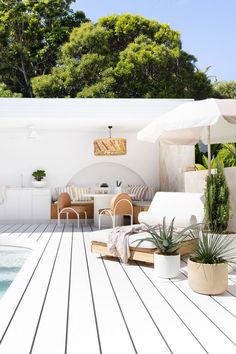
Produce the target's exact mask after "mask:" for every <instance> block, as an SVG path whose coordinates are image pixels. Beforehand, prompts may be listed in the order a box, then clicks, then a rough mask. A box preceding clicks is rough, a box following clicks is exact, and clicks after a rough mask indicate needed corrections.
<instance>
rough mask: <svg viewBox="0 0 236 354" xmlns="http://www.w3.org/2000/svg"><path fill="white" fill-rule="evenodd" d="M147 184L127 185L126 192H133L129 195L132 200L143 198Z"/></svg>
mask: <svg viewBox="0 0 236 354" xmlns="http://www.w3.org/2000/svg"><path fill="white" fill-rule="evenodd" d="M147 188H148V187H147V186H145V185H140V186H129V187H128V193H129V194H133V197H131V199H132V200H143V198H144V196H145V193H146V191H147Z"/></svg>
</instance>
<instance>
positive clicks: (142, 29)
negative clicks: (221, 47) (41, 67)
mask: <svg viewBox="0 0 236 354" xmlns="http://www.w3.org/2000/svg"><path fill="white" fill-rule="evenodd" d="M32 87H33V91H34V94H35V95H36V96H39V97H65V96H70V97H146V98H149V97H150V98H151V97H170V98H178V97H186V98H187V97H193V98H196V99H201V98H206V97H209V96H211V93H212V86H211V83H210V80H209V79H208V78H207V76H206V74H205V73H203V72H201V71H199V70H197V69H196V59H195V57H194V56H192V55H190V54H188V53H186V52H184V51H183V50H182V48H181V40H180V35H179V33H178V32H177V31H174V30H172V29H171V28H170V27H169V26H168V25H166V24H164V25H163V24H160V23H158V22H157V21H152V20H148V19H146V18H144V17H141V16H134V15H129V14H124V15H113V16H108V17H104V18H101V19H100V20H99V21H98V23H97V24H92V23H85V24H82V25H81V26H80V28H75V29H74V30H73V32H72V33H71V35H70V38H69V41H68V42H67V43H66V44H64V45H63V46H62V49H61V53H60V57H59V60H58V62H57V65H56V66H54V68H53V69H52V71H51V73H50V74H49V75H44V76H40V77H37V78H34V79H33V80H32Z"/></svg>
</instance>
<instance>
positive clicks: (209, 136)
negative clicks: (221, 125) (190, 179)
mask: <svg viewBox="0 0 236 354" xmlns="http://www.w3.org/2000/svg"><path fill="white" fill-rule="evenodd" d="M207 133H208V134H207V142H208V144H207V156H208V176H210V175H211V127H210V125H208V127H207Z"/></svg>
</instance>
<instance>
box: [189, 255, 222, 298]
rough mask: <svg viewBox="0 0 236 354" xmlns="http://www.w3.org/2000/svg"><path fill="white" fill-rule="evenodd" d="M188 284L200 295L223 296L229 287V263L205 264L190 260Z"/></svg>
mask: <svg viewBox="0 0 236 354" xmlns="http://www.w3.org/2000/svg"><path fill="white" fill-rule="evenodd" d="M188 283H189V286H190V288H191V289H192V290H193V291H195V292H197V293H200V294H207V295H217V294H222V293H223V292H225V290H226V289H227V287H228V265H227V263H218V264H204V263H197V262H193V261H191V260H190V259H189V260H188Z"/></svg>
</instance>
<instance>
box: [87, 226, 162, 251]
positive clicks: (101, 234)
mask: <svg viewBox="0 0 236 354" xmlns="http://www.w3.org/2000/svg"><path fill="white" fill-rule="evenodd" d="M111 231H112V229H104V230H99V231H94V232H91V233H90V235H89V237H90V240H91V241H97V242H103V243H107V240H108V235H109V233H110V232H111ZM146 237H150V235H149V233H147V232H140V233H138V234H134V235H131V236H129V246H130V247H136V246H137V243H138V240H140V239H143V238H146ZM138 248H149V249H154V248H156V247H155V246H154V244H153V243H152V242H149V241H143V242H142V243H141V245H140V246H139V247H138Z"/></svg>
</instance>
